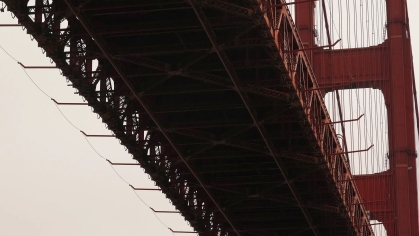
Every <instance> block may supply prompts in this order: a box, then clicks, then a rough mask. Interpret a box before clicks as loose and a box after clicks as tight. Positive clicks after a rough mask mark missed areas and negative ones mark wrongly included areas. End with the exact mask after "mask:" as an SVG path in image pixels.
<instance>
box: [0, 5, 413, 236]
mask: <svg viewBox="0 0 419 236" xmlns="http://www.w3.org/2000/svg"><path fill="white" fill-rule="evenodd" d="M408 5H409V11H410V25H411V34H412V41H413V50H414V51H413V53H414V55H416V58H419V41H418V40H419V27H417V26H416V25H419V16H418V15H417V13H416V14H415V12H414V11H413V10H414V9H419V1H417V0H408ZM10 23H16V20H13V19H12V18H11V16H10V13H9V12H5V13H0V24H10ZM0 46H2V47H3V48H4V49H6V50H7V51H8V52H9V53H10V54H11V55H13V57H15V58H16V59H17V60H18V61H21V62H22V63H24V64H25V65H50V64H49V59H47V58H46V57H45V55H44V54H42V53H41V50H40V49H39V48H38V47H37V43H36V42H33V41H31V40H30V38H29V35H27V34H26V32H25V31H22V29H21V28H19V27H15V28H5V27H3V28H0ZM415 61H416V63H415V65H416V66H415V68H416V72H417V73H419V60H418V59H416V60H415ZM0 62H1V63H0V107H1V109H2V111H1V113H0V130H1V133H0V150H1V158H0V235H13V236H14V235H31V236H55V235H60V236H70V235H71V236H73V235H77V236H84V235H86V236H88V235H89V236H91V235H101V236H114V235H124V236H125V235H126V236H129V235H159V236H160V235H161V236H168V235H172V234H171V232H170V231H169V230H168V229H167V228H166V227H165V226H163V225H162V223H161V222H159V220H158V219H157V218H156V217H155V216H154V215H153V214H152V212H151V210H150V209H148V207H147V206H145V205H144V204H143V203H142V202H141V201H140V200H139V199H138V198H137V196H136V195H135V193H134V192H133V191H132V190H131V188H129V186H128V185H127V184H126V183H124V182H123V181H122V180H121V179H120V178H119V177H118V176H117V175H116V174H115V172H114V171H113V170H112V168H111V167H110V166H109V164H108V163H107V162H106V161H104V160H103V159H101V157H99V156H98V155H97V154H96V153H95V152H94V150H92V148H91V147H90V146H89V144H88V143H87V142H86V140H85V138H84V137H83V135H82V134H80V133H79V131H77V130H76V129H75V128H73V127H72V126H71V125H70V124H69V123H68V122H67V121H66V120H65V119H64V118H63V116H62V115H61V114H60V112H59V110H58V109H57V108H56V106H55V105H54V103H53V102H52V101H51V100H50V99H49V98H48V97H46V96H45V95H44V94H43V93H41V92H40V91H39V90H38V88H37V87H35V86H34V84H33V83H32V82H31V81H30V80H29V79H28V77H27V76H26V74H25V73H24V71H23V70H22V69H21V67H20V66H19V65H18V64H17V63H16V62H15V61H14V60H12V59H11V58H10V57H8V56H7V55H6V54H5V53H3V52H2V51H0ZM28 73H29V75H30V76H31V77H32V79H33V80H34V81H35V82H36V84H37V85H38V86H39V87H40V88H41V89H42V90H44V91H45V92H46V93H47V94H49V95H50V96H51V97H53V98H55V99H56V100H57V101H62V102H82V101H81V98H80V97H79V96H78V95H74V90H73V89H72V88H71V87H68V86H67V83H66V81H65V79H64V78H63V77H62V76H60V74H59V72H58V70H55V69H53V70H28ZM60 108H61V110H62V112H63V113H64V114H65V116H66V117H68V119H69V120H70V121H71V122H72V123H73V124H74V125H76V126H77V127H78V128H80V129H81V130H84V131H85V132H86V133H91V134H109V133H110V132H109V131H107V130H106V129H105V127H104V125H103V124H102V123H101V122H100V120H98V119H97V118H96V115H95V114H94V113H92V112H91V110H90V108H88V107H85V106H72V107H65V106H61V107H60ZM89 141H90V142H91V143H92V145H93V146H94V147H95V148H96V149H97V151H98V152H99V153H100V154H102V155H103V156H104V157H105V158H108V159H110V160H112V161H119V162H130V161H131V156H129V155H128V154H127V153H126V152H125V151H124V149H123V147H122V146H121V145H120V144H119V143H118V142H117V140H115V139H113V138H90V139H89ZM115 169H116V170H117V171H118V172H119V173H120V174H121V175H122V176H123V177H124V178H125V179H126V180H127V181H129V182H130V183H131V184H132V185H134V186H137V187H152V186H153V183H152V182H151V181H150V180H149V179H148V177H147V176H146V175H145V174H144V173H143V171H142V169H141V168H140V167H138V166H133V167H124V166H122V167H115ZM137 193H138V195H139V196H140V197H141V198H142V199H143V200H144V202H146V203H147V204H148V205H150V206H151V207H153V208H155V209H158V210H173V209H174V208H173V206H171V204H170V203H169V202H168V201H167V200H166V199H165V197H164V196H163V195H162V194H160V193H158V192H156V191H152V192H137ZM158 216H159V218H160V219H161V221H162V222H164V224H166V225H168V226H169V227H171V228H173V229H175V230H186V231H190V230H191V229H190V227H189V226H188V225H187V224H186V223H185V222H184V220H183V218H182V217H181V216H179V215H177V214H169V215H168V214H162V215H158ZM185 235H186V234H185ZM188 235H191V234H188Z"/></svg>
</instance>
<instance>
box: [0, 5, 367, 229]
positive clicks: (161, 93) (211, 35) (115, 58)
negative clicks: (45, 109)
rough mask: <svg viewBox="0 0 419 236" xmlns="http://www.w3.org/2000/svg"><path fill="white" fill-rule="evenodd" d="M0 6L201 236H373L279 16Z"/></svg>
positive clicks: (241, 11)
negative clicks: (96, 65)
mask: <svg viewBox="0 0 419 236" xmlns="http://www.w3.org/2000/svg"><path fill="white" fill-rule="evenodd" d="M3 1H4V2H5V3H6V5H7V7H8V10H9V11H11V12H12V13H13V14H14V15H15V16H16V17H17V18H18V20H19V23H20V24H22V25H23V26H24V27H25V28H26V30H27V32H28V33H29V34H31V35H32V36H33V37H34V38H35V40H37V42H38V44H39V46H40V47H41V48H42V49H43V50H44V51H45V52H46V55H47V56H48V57H50V58H51V59H52V60H53V62H55V64H56V65H57V67H58V68H60V70H61V71H62V74H63V75H64V76H66V77H67V78H68V79H69V80H70V81H71V83H72V85H73V87H74V88H76V89H77V90H78V93H79V94H80V95H81V96H83V98H84V99H85V100H86V101H87V103H88V105H89V106H91V107H92V108H93V111H94V112H95V113H97V114H99V115H100V117H101V118H102V120H103V122H104V123H105V124H106V125H107V127H108V128H109V129H110V130H112V131H113V132H114V133H115V137H117V138H118V139H119V140H120V142H121V144H122V145H124V146H126V147H127V149H128V151H129V153H131V154H132V155H133V157H134V159H136V160H137V161H138V162H139V163H140V165H141V166H142V167H143V168H144V169H145V171H146V172H147V173H148V174H149V175H150V176H151V178H152V179H153V180H154V181H155V182H156V184H157V185H158V186H159V187H160V188H161V191H162V192H163V193H164V194H165V195H166V196H167V198H168V199H170V200H171V202H172V203H173V204H174V205H175V207H176V208H177V209H178V210H179V211H180V212H181V214H182V215H183V216H184V217H185V219H186V220H188V221H189V222H190V223H191V225H192V226H193V227H194V229H195V230H196V231H197V232H199V233H200V234H201V235H277V234H276V233H280V235H293V234H299V233H303V234H306V233H307V235H343V234H345V235H373V233H372V230H371V227H370V225H369V222H368V218H367V214H366V211H365V209H364V207H363V205H362V204H357V203H359V201H360V198H359V194H358V190H357V188H356V185H355V184H354V182H353V181H352V180H353V177H352V175H351V173H350V170H349V164H348V161H347V160H346V157H345V156H344V155H343V154H338V153H342V152H343V151H342V148H341V146H340V144H339V142H338V138H337V136H336V133H335V131H334V129H333V125H331V124H330V123H331V120H330V117H329V115H328V113H327V110H326V108H325V105H324V103H323V100H322V97H323V95H322V94H321V92H320V91H319V90H316V88H317V87H318V86H317V82H316V79H315V77H314V74H313V71H312V69H311V66H310V64H309V61H308V58H307V56H306V54H305V53H304V51H302V50H300V49H302V47H303V46H302V43H301V40H300V39H299V36H298V32H297V31H296V28H295V26H294V24H293V21H292V19H291V16H290V13H289V12H288V10H287V8H286V7H283V8H281V7H279V8H270V7H269V5H272V4H271V3H270V1H256V0H254V1H253V0H234V1H228V3H227V1H221V0H192V1H189V0H187V1H186V0H185V1H179V0H164V1H163V0H155V1H152V2H150V1H138V0H132V1H110V0H100V1H99V0H90V1H76V0H54V1H52V0H37V1H36V5H35V6H27V5H26V4H27V3H26V1H20V0H3ZM275 9H276V10H275ZM177 16H182V17H177ZM63 21H67V22H68V26H64V24H63ZM133 22H134V23H133ZM135 22H141V25H139V24H138V25H137V24H136V23H135ZM95 60H97V62H98V67H97V68H93V64H94V63H93V62H94V61H95ZM313 88H314V89H313ZM319 123H325V124H326V125H318V124H319Z"/></svg>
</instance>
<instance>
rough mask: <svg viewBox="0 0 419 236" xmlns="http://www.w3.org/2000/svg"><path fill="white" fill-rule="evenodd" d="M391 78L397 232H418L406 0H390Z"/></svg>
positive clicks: (411, 234) (410, 235)
mask: <svg viewBox="0 0 419 236" xmlns="http://www.w3.org/2000/svg"><path fill="white" fill-rule="evenodd" d="M386 2H387V30H388V42H389V44H388V49H389V51H388V52H389V54H388V57H389V61H388V63H389V64H388V65H389V67H390V77H389V79H390V81H389V84H388V88H387V89H385V91H384V93H385V98H386V104H387V109H388V129H389V154H390V156H389V157H390V171H391V172H392V175H393V184H392V185H393V191H392V194H393V196H392V199H393V200H394V211H395V212H394V213H395V214H394V216H395V218H394V222H395V226H396V227H395V232H396V233H395V235H400V236H414V235H418V203H417V202H418V198H417V187H416V186H417V185H416V182H417V181H416V154H415V135H414V130H415V126H414V116H413V114H414V110H413V109H414V108H413V91H412V89H413V76H412V61H411V57H410V53H411V52H410V47H409V39H408V34H407V27H406V26H407V19H406V11H407V9H406V2H405V0H387V1H386Z"/></svg>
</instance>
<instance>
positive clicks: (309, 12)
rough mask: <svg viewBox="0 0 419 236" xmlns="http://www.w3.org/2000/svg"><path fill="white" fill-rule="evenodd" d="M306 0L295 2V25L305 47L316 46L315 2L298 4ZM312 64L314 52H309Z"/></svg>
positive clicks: (296, 0)
mask: <svg viewBox="0 0 419 236" xmlns="http://www.w3.org/2000/svg"><path fill="white" fill-rule="evenodd" d="M301 1H304V0H295V2H297V4H295V25H296V27H297V29H298V33H299V35H300V38H301V40H302V41H303V45H304V47H313V46H314V42H315V41H314V7H315V2H304V3H298V2H301ZM306 53H307V56H308V57H309V59H310V62H311V63H312V62H313V55H312V50H310V51H307V52H306Z"/></svg>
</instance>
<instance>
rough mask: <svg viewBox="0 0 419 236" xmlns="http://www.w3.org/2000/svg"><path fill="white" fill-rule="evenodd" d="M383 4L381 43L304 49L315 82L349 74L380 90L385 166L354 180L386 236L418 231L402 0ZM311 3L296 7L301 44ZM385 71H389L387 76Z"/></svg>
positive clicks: (339, 80)
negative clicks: (367, 67) (385, 122)
mask: <svg viewBox="0 0 419 236" xmlns="http://www.w3.org/2000/svg"><path fill="white" fill-rule="evenodd" d="M386 4H387V22H388V26H387V30H388V39H387V40H386V41H385V42H384V43H383V44H381V45H378V46H374V47H369V48H355V49H344V50H322V51H316V52H312V53H311V52H307V53H308V54H309V55H310V56H312V58H313V60H312V63H313V65H314V71H315V74H316V76H317V80H318V83H319V86H320V87H322V86H327V85H331V84H333V85H339V84H345V83H347V81H348V79H351V80H352V82H353V84H354V85H356V86H357V87H356V88H367V87H373V88H378V89H381V91H382V92H383V94H384V98H385V102H386V105H387V112H388V129H389V159H390V170H388V171H386V172H383V173H378V174H375V175H368V176H365V175H364V176H357V177H355V179H356V183H357V187H358V189H359V191H360V193H361V196H362V199H363V201H364V202H365V203H364V205H365V207H366V209H367V210H368V211H370V212H371V219H376V220H379V221H381V222H382V223H383V225H384V226H385V228H386V229H387V233H388V235H390V236H392V235H403V236H405V235H406V236H414V235H418V195H417V176H416V151H415V136H414V132H415V130H414V127H415V126H414V106H413V102H414V101H413V91H412V88H413V68H412V66H411V65H412V58H411V48H410V39H409V38H408V35H409V34H408V33H406V32H407V30H408V28H407V26H408V21H407V15H406V12H407V9H406V2H405V1H404V0H387V1H386ZM313 6H314V4H300V5H298V6H296V24H297V27H298V29H299V32H300V36H301V38H302V41H303V42H304V45H305V46H306V47H313V46H314V37H313V35H314V32H313V30H314V24H313V20H312V19H313ZM332 57H333V60H332ZM348 58H349V60H348ZM344 60H345V61H349V63H350V65H349V66H350V69H351V73H352V76H351V78H348V77H347V76H345V74H346V73H345V72H344V66H343V63H344ZM368 61H375V62H378V63H375V65H376V66H375V67H374V68H372V70H369V71H368V72H369V74H366V72H365V71H363V68H364V67H365V66H364V65H365V64H366V63H367V62H368ZM377 65H378V66H377ZM347 66H348V65H345V68H346V67H347ZM330 68H332V70H333V71H330ZM330 75H333V76H330ZM384 75H389V78H385V77H384ZM348 88H354V87H348ZM369 186H381V187H382V188H380V192H371V191H368V190H369V189H368V188H369ZM385 193H390V194H389V196H388V194H387V195H386V194H385ZM384 196H386V197H387V198H384ZM383 198H384V199H383Z"/></svg>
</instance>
